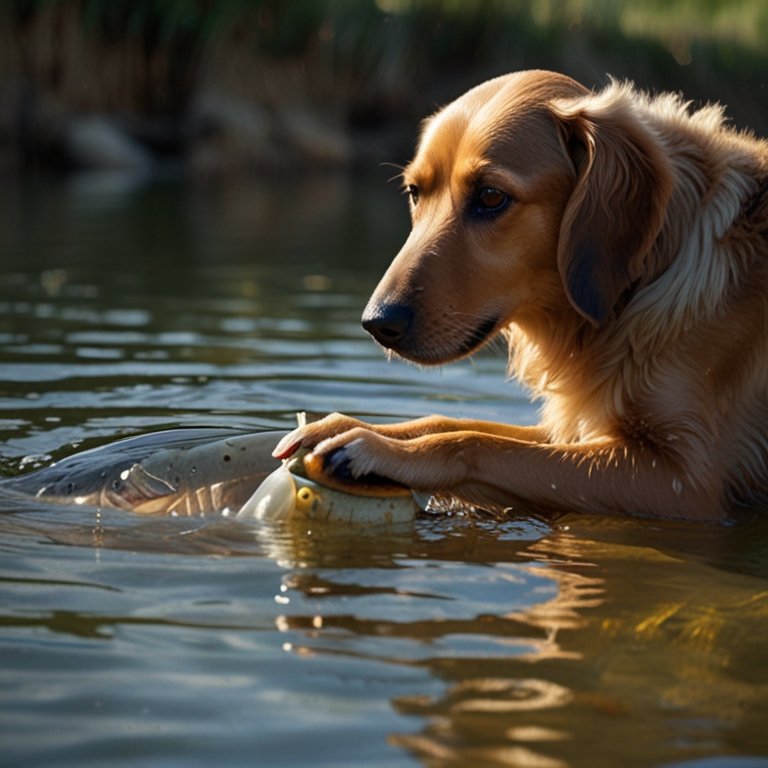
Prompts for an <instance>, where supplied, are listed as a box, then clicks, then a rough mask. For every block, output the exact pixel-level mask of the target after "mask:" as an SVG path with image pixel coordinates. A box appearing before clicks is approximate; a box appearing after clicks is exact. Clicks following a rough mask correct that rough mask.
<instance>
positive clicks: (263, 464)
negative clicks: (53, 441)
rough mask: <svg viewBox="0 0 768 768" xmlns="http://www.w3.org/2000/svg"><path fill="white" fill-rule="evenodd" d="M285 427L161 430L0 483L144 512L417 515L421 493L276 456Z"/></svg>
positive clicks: (70, 501)
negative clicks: (371, 484)
mask: <svg viewBox="0 0 768 768" xmlns="http://www.w3.org/2000/svg"><path fill="white" fill-rule="evenodd" d="M285 434H286V433H285V432H280V431H264V432H242V431H239V430H231V429H222V428H184V429H172V430H161V431H159V432H154V433H149V434H145V435H138V436H134V437H129V438H124V439H121V440H117V441H114V442H111V443H108V444H105V445H102V446H99V447H96V448H92V449H89V450H85V451H81V452H79V453H76V454H73V455H71V456H69V457H67V458H65V459H62V460H61V461H58V462H55V463H53V464H50V465H49V466H46V467H43V468H40V469H37V470H34V471H32V472H29V473H27V474H22V475H18V476H16V477H12V478H5V479H2V480H0V492H4V493H6V494H13V495H17V496H23V497H32V498H34V499H36V500H38V501H41V502H44V503H46V504H55V505H70V506H71V505H78V506H83V505H85V506H89V507H99V508H114V509H122V510H126V511H130V512H133V513H136V514H139V515H170V516H185V517H192V516H202V515H210V514H218V515H222V516H225V517H228V516H231V517H235V518H237V519H238V520H240V521H246V522H266V521H269V522H273V521H275V520H281V519H288V518H292V519H306V520H309V521H315V522H316V521H326V520H335V521H340V522H346V523H355V522H360V523H370V522H373V521H379V522H382V523H396V522H403V521H408V520H411V519H413V517H414V516H415V515H416V514H417V512H418V511H419V509H420V505H419V502H418V501H417V500H416V497H415V496H414V495H413V494H412V493H411V492H410V491H409V490H408V489H405V488H402V487H393V486H391V485H388V484H386V483H385V484H382V485H381V486H380V487H379V488H377V489H376V490H375V491H374V492H373V493H372V492H371V490H370V488H369V487H368V486H364V485H362V484H360V485H356V484H355V482H354V480H353V479H352V478H346V479H345V480H339V479H338V478H333V477H331V476H329V475H327V474H325V472H324V469H323V467H322V464H321V462H318V461H312V460H311V459H313V458H315V459H316V457H312V456H308V455H305V454H297V455H295V456H293V457H291V459H289V460H286V461H283V462H280V461H278V460H277V459H274V458H273V457H272V455H271V454H272V450H273V449H274V447H275V446H276V445H277V443H278V442H279V440H280V439H281V438H282V437H283V436H284V435H285Z"/></svg>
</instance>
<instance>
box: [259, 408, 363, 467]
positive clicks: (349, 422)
mask: <svg viewBox="0 0 768 768" xmlns="http://www.w3.org/2000/svg"><path fill="white" fill-rule="evenodd" d="M364 426H366V425H365V424H364V423H363V422H362V421H358V420H357V419H353V418H351V417H349V416H344V415H343V414H341V413H332V414H330V416H326V417H325V418H324V419H320V421H314V422H312V423H311V424H305V425H304V426H302V427H298V428H297V429H294V430H293V432H289V433H288V434H287V435H285V437H283V438H282V440H280V442H279V443H278V444H277V446H276V447H275V449H274V451H272V455H273V456H274V457H275V458H276V459H287V458H290V457H291V456H293V454H294V453H296V451H298V450H299V449H300V448H303V449H305V450H308V451H311V450H313V449H314V447H315V446H316V445H318V443H321V442H322V441H323V440H326V439H328V438H329V437H334V436H335V435H339V434H341V433H343V432H348V431H349V430H351V429H354V428H356V427H364Z"/></svg>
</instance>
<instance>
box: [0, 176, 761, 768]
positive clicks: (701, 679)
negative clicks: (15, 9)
mask: <svg viewBox="0 0 768 768" xmlns="http://www.w3.org/2000/svg"><path fill="white" fill-rule="evenodd" d="M404 209H405V206H404V204H403V201H402V200H401V199H400V198H399V196H398V194H397V191H396V190H395V189H394V188H392V186H390V187H387V185H386V184H385V183H384V182H383V180H379V179H376V180H373V181H363V180H359V179H357V180H356V179H348V178H337V177H317V178H312V179H309V180H306V179H305V180H302V179H299V178H286V179H271V180H267V181H260V182H257V181H253V180H251V181H240V182H228V183H210V184H186V185H185V184H179V183H177V182H173V181H167V182H163V181H155V182H153V183H138V182H130V180H126V179H124V178H120V177H113V178H107V177H91V178H88V177H81V178H75V179H70V180H66V181H51V180H43V179H25V180H21V181H17V182H13V181H8V183H5V184H4V185H3V186H2V188H0V254H2V255H1V256H0V406H1V410H0V469H1V470H2V472H3V473H5V474H16V473H18V472H20V471H25V470H29V469H31V468H34V467H35V466H43V465H46V464H47V463H49V462H50V461H51V460H53V459H58V458H61V457H63V456H66V455H68V454H71V453H73V452H75V451H76V450H78V449H82V448H88V447H93V446H96V445H101V444H104V443H106V442H109V441H111V440H114V439H115V438H117V437H124V436H128V435H132V434H140V433H144V432H149V431H153V430H158V429H163V428H170V427H178V426H213V427H238V428H239V427H245V428H248V429H262V428H266V429H285V428H288V427H290V426H292V424H293V423H294V414H295V412H296V411H297V410H306V411H308V412H310V413H326V412H329V411H333V410H341V411H345V412H348V413H351V414H353V415H358V416H361V417H363V418H369V419H376V420H389V419H396V418H405V417H411V416H417V415H423V414H425V413H430V412H441V413H445V414H448V415H451V416H468V415H472V416H477V417H480V418H489V419H507V420H510V421H518V422H521V423H532V422H533V421H535V418H536V414H535V410H534V408H533V407H532V406H531V405H530V404H529V403H528V402H527V400H526V399H525V397H524V395H523V394H522V393H521V392H520V391H519V390H518V389H517V388H516V387H515V385H514V384H511V383H508V382H505V381H504V366H505V360H504V354H503V351H502V350H501V349H499V348H497V349H495V350H490V351H488V352H484V353H482V354H480V355H478V356H477V357H476V358H475V359H474V361H471V362H465V363H460V364H457V365H454V366H449V367H445V368H443V369H440V370H418V369H416V368H412V367H409V366H406V365H403V364H399V363H394V362H393V363H390V362H387V361H386V360H385V358H384V356H383V355H382V354H381V353H380V351H379V350H378V349H377V348H376V347H375V345H374V344H373V343H372V342H370V341H369V340H368V339H367V338H366V337H365V336H364V335H363V333H362V332H361V330H360V329H359V325H358V318H359V315H360V312H361V309H362V307H363V305H364V303H365V300H366V298H367V296H368V294H369V293H370V291H371V290H372V288H373V287H374V285H375V283H376V281H377V278H378V277H379V275H380V274H381V272H382V271H383V269H384V268H385V266H386V264H387V262H388V261H389V259H390V258H391V256H392V254H393V253H394V252H395V251H396V249H397V247H398V245H399V243H400V241H401V240H402V238H403V237H404V235H405V232H406V229H407V221H406V215H405V210H404ZM0 512H1V513H0V548H2V558H1V559H0V569H1V571H0V606H1V607H0V627H1V628H0V680H1V681H2V684H1V685H0V712H1V716H0V763H2V764H4V765H25V766H35V765H41V766H43V765H45V766H49V765H56V766H85V765H99V766H100V765H105V764H107V763H109V764H111V765H130V766H137V765H140V766H150V765H151V766H161V767H162V768H166V767H170V766H182V765H183V766H194V765H211V764H216V765H227V766H230V765H231V766H239V765H249V766H250V765H259V766H281V765H286V766H287V765H290V766H298V767H300V766H345V765H350V766H357V765H361V764H363V763H364V764H366V765H369V766H376V767H377V768H378V767H382V768H383V767H385V766H386V767H389V766H418V765H424V766H453V765H456V766H458V765H461V766H465V765H471V766H535V767H540V766H542V767H544V768H553V767H554V768H560V767H562V766H573V767H574V768H578V767H580V766H585V767H586V766H590V767H592V766H614V765H621V766H671V765H686V766H697V767H699V768H705V767H707V768H711V766H731V765H735V766H765V765H768V731H767V730H766V728H765V724H766V723H767V722H768V647H767V646H766V642H765V630H766V626H767V625H768V624H767V622H768V564H767V563H768V524H766V522H763V521H762V520H761V516H760V515H759V514H758V515H757V516H756V517H755V518H754V519H752V520H747V521H745V522H743V523H741V524H739V525H735V526H730V527H723V526H711V527H710V526H693V525H683V524H679V523H676V524H649V523H642V522H635V521H624V522H622V521H612V522H611V521H606V520H602V519H599V518H588V517H576V516H564V517H559V518H556V519H549V520H546V519H540V518H537V517H534V516H531V515H526V514H524V513H520V514H518V515H515V516H514V517H510V518H509V519H506V520H490V519H473V518H470V517H466V516H461V515H454V516H424V517H422V518H420V519H419V520H417V521H416V523H415V524H413V525H408V526H403V527H401V528H397V529H389V530H388V529H380V530H376V529H373V530H362V531H361V530H344V529H340V528H337V529H328V528H326V529H315V530H306V529H302V528H301V527H296V526H291V525H282V526H273V527H266V526H264V527H261V528H255V527H253V526H246V525H243V524H240V523H237V522H236V521H233V520H227V519H216V518H211V517H206V518H192V519H172V518H158V519H152V518H140V517H138V516H134V515H130V514H126V513H122V512H118V511H114V510H101V511H99V510H94V509H86V508H76V507H72V508H69V507H65V508H62V507H51V506H45V505H42V504H40V503H38V502H35V501H31V500H30V501H23V502H20V501H18V500H13V499H10V498H8V497H6V498H4V499H3V498H0ZM762 517H763V518H765V517H766V515H764V514H763V515H762Z"/></svg>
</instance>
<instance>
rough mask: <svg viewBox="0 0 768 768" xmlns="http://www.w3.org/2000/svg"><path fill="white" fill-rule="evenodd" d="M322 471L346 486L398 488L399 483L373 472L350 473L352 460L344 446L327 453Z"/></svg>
mask: <svg viewBox="0 0 768 768" xmlns="http://www.w3.org/2000/svg"><path fill="white" fill-rule="evenodd" d="M323 469H324V470H325V472H326V473H327V474H328V475H330V476H332V477H333V478H334V479H335V480H338V481H339V482H341V483H345V484H347V485H369V486H371V485H372V486H400V483H397V482H395V481H394V480H391V479H389V478H388V477H384V476H383V475H377V474H376V473H375V472H366V473H365V474H362V475H355V474H354V473H353V472H352V458H351V457H350V455H349V453H348V452H347V449H346V446H341V447H340V448H335V449H334V450H332V451H331V452H330V453H327V454H326V455H325V456H324V457H323Z"/></svg>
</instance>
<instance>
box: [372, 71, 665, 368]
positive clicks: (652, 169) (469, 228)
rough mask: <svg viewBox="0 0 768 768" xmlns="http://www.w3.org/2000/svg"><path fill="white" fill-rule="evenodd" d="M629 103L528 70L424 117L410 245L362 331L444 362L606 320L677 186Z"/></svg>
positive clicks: (412, 187) (407, 353) (410, 170)
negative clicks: (500, 337)
mask: <svg viewBox="0 0 768 768" xmlns="http://www.w3.org/2000/svg"><path fill="white" fill-rule="evenodd" d="M632 93H633V92H631V90H630V89H629V88H623V89H622V87H621V86H614V87H613V89H612V91H611V92H610V94H609V93H608V91H606V92H605V94H608V95H605V94H592V93H590V92H588V91H587V90H586V89H585V88H583V87H582V86H581V85H579V84H578V83H576V82H575V81H573V80H571V79H570V78H567V77H565V76H563V75H558V74H555V73H551V72H541V71H530V72H520V73H515V74H512V75H507V76H504V77H500V78H496V79H495V80H490V81H488V82H486V83H483V84H482V85H480V86H478V87H476V88H473V89H472V90H470V91H469V92H467V93H466V94H464V95H463V96H461V97H460V98H459V99H457V100H456V101H454V102H453V103H451V104H449V105H448V106H447V107H445V108H444V109H443V110H441V111H440V112H438V113H437V114H436V115H435V116H433V117H432V118H430V119H429V120H428V121H427V122H426V123H425V125H424V129H423V132H422V136H421V141H420V144H419V148H418V152H417V153H416V157H415V158H414V160H413V161H412V162H411V164H410V165H409V166H408V167H407V168H406V169H405V171H404V174H403V180H404V185H405V189H406V191H407V193H408V194H409V196H410V207H411V217H412V224H413V227H412V230H411V234H410V236H409V237H408V240H407V241H406V243H405V245H404V246H403V248H402V250H401V251H400V253H399V254H398V256H397V257H396V258H395V260H394V261H393V263H392V265H391V266H390V268H389V270H388V271H387V273H386V274H385V275H384V277H383V279H382V281H381V283H380V284H379V286H378V288H377V289H376V291H375V292H374V294H373V296H372V297H371V299H370V301H369V303H368V306H367V307H366V309H365V312H364V314H363V326H364V327H365V328H366V329H367V330H368V331H369V332H370V333H371V334H372V335H373V336H374V338H375V339H376V340H377V341H378V342H379V343H380V344H382V345H383V346H384V347H386V348H388V349H390V350H392V351H393V352H395V353H397V354H399V355H401V356H402V357H405V358H408V359H410V360H413V361H415V362H418V363H423V364H433V363H434V364H437V363H443V362H447V361H450V360H454V359H457V358H460V357H463V356H465V355H468V354H470V353H472V352H473V351H474V350H476V349H477V348H479V347H480V346H481V345H482V344H483V343H485V342H486V341H487V340H488V339H490V338H491V337H492V336H493V335H494V334H495V333H496V332H498V331H500V330H501V329H502V328H504V327H505V326H508V325H509V324H511V323H518V324H520V325H521V326H524V325H525V323H526V321H527V319H529V318H533V317H540V316H541V314H542V313H553V314H554V316H557V315H564V316H568V317H570V321H571V322H588V323H591V324H592V325H594V326H601V325H603V324H605V323H606V322H608V321H609V320H610V318H611V317H612V315H613V314H614V312H615V308H616V307H617V304H618V303H619V299H620V298H621V296H622V294H624V293H625V292H626V291H627V290H628V289H629V288H630V286H632V285H633V284H635V283H636V282H637V281H639V280H641V279H642V278H643V277H644V276H645V275H647V273H648V272H649V269H650V267H649V261H650V260H651V259H650V257H649V252H650V250H651V248H652V245H653V243H654V241H655V239H656V237H657V235H658V233H659V230H660V229H661V226H662V223H663V219H664V213H665V210H666V205H667V202H668V199H669V195H670V194H671V188H672V181H671V179H672V172H671V170H670V169H669V167H668V163H667V161H666V160H665V158H664V154H663V151H662V149H661V147H660V145H659V143H658V140H657V139H656V138H655V137H654V136H653V134H652V133H651V132H650V130H649V129H648V128H647V127H646V126H645V125H644V124H643V123H642V121H641V120H639V119H638V118H637V117H636V115H635V111H634V109H633V107H632V103H631V94H632ZM620 95H621V98H620Z"/></svg>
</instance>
